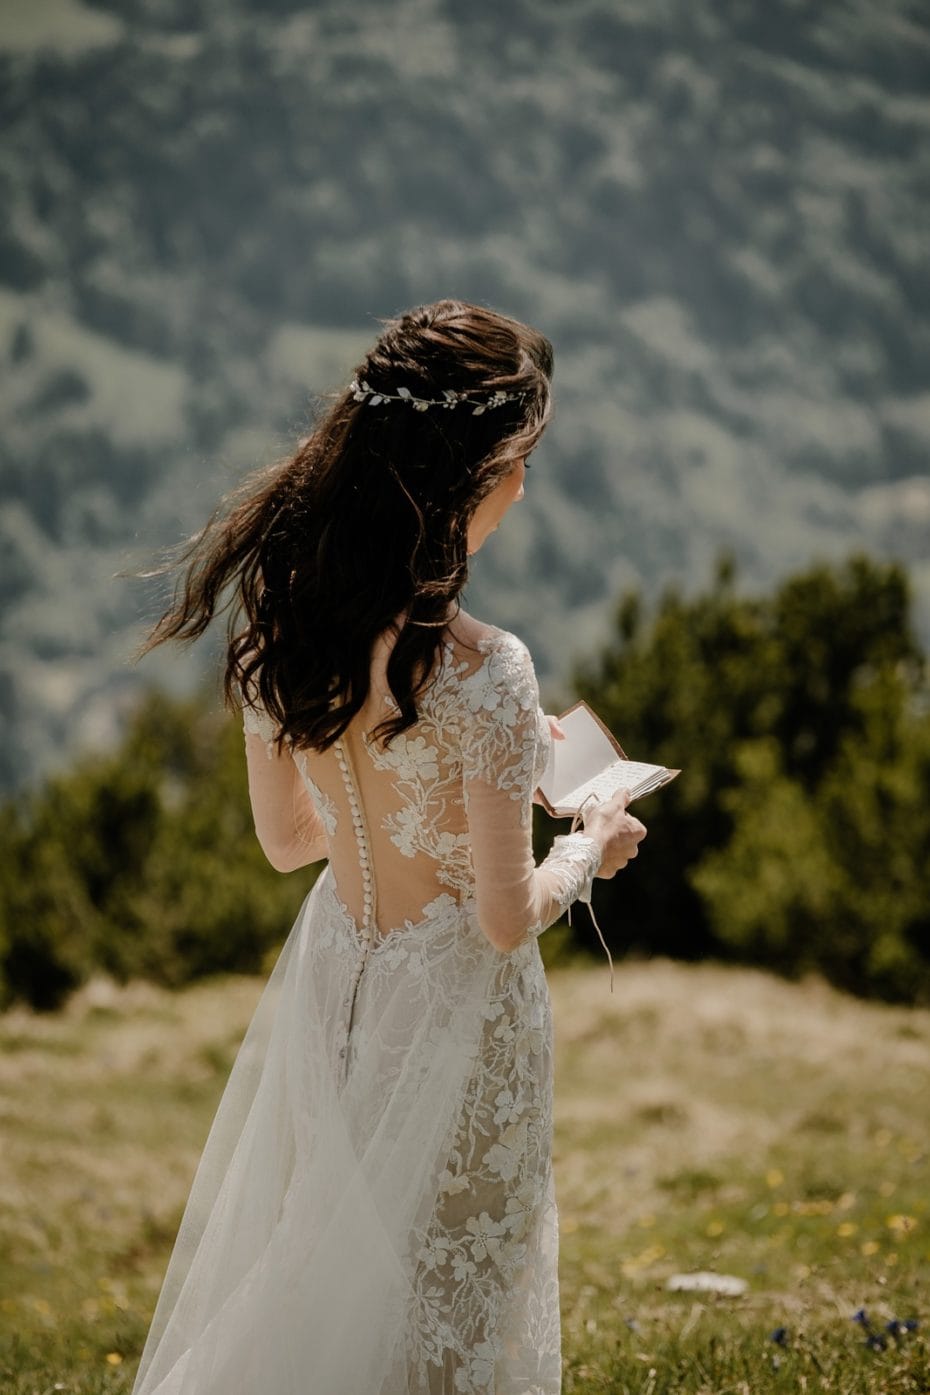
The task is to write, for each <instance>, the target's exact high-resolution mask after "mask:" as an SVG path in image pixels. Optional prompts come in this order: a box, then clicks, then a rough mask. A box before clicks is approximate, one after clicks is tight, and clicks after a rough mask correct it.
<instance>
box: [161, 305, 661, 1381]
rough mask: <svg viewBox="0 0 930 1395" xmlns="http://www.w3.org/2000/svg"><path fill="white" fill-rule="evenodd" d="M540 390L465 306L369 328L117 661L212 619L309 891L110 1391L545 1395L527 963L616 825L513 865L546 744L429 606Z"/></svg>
mask: <svg viewBox="0 0 930 1395" xmlns="http://www.w3.org/2000/svg"><path fill="white" fill-rule="evenodd" d="M551 368H552V351H551V347H550V345H549V343H548V341H547V340H546V339H544V338H543V337H542V336H541V335H540V334H538V333H536V332H535V331H534V330H532V329H530V328H528V327H527V326H525V325H522V324H520V323H518V322H516V321H514V320H511V319H509V318H507V317H505V316H503V315H500V314H496V313H494V312H492V311H490V310H487V309H483V308H480V307H478V306H475V305H469V304H465V303H461V302H457V301H440V302H438V303H437V304H434V305H427V306H423V307H421V308H419V309H416V310H413V311H411V312H410V313H408V314H405V315H403V316H402V317H400V318H399V319H397V320H395V321H393V322H391V323H389V324H388V325H387V326H386V328H385V331H384V333H383V334H382V335H381V337H380V339H379V340H378V342H377V343H376V344H375V345H374V347H373V348H372V350H371V352H370V353H369V354H368V356H367V357H366V358H365V360H364V362H363V363H362V364H361V365H360V366H359V368H358V371H357V375H356V378H355V380H354V381H353V383H352V384H351V386H350V387H349V388H347V389H346V390H345V391H343V392H342V393H341V394H339V396H338V397H337V399H336V401H335V402H334V403H333V404H332V406H331V407H330V409H329V410H328V412H327V413H326V414H325V415H324V416H323V418H322V420H321V421H320V423H319V425H318V426H317V428H316V429H315V430H314V431H313V433H312V434H311V435H310V436H309V437H308V438H307V439H306V440H304V441H302V442H301V443H300V445H299V446H298V448H297V449H296V451H295V453H294V454H293V456H292V457H291V458H290V459H288V460H286V461H285V462H283V463H279V464H277V465H275V466H273V467H272V468H271V469H269V470H268V471H266V472H264V473H263V474H262V475H261V476H259V477H258V478H253V479H252V480H250V481H249V482H248V483H247V485H246V486H245V488H244V489H243V490H242V491H241V492H240V493H239V495H237V496H236V497H234V499H233V500H232V501H231V503H230V504H229V506H228V508H227V509H226V511H225V512H221V513H218V514H217V515H215V516H214V517H213V519H212V520H211V521H210V522H209V523H208V525H207V526H206V528H205V529H204V530H203V532H201V533H200V534H198V535H197V537H196V538H195V539H194V541H193V543H192V544H191V547H190V549H189V551H188V553H187V554H186V556H185V559H184V561H185V567H184V571H183V574H182V580H181V584H180V585H179V587H178V589H177V592H176V595H175V599H174V602H173V604H172V606H171V608H170V609H169V610H168V611H167V612H166V614H165V615H164V616H163V617H162V618H161V620H160V621H159V623H158V625H157V626H156V628H155V629H154V631H153V633H152V635H151V636H150V638H149V640H148V641H147V647H148V648H151V647H153V646H155V645H157V644H161V643H163V642H165V641H166V640H171V639H181V640H184V639H192V638H194V637H196V636H198V635H200V634H201V633H202V632H203V631H204V630H205V629H206V627H207V625H208V624H209V623H210V621H211V620H212V619H213V618H214V616H215V615H216V614H217V613H218V612H221V611H223V610H226V609H228V610H229V612H230V629H229V644H228V650H227V661H226V678H225V687H226V695H227V699H228V700H230V701H234V700H235V701H237V702H238V703H239V704H240V705H241V706H242V710H243V720H244V728H245V748H246V758H247V762H248V775H249V793H250V797H251V802H252V810H253V813H254V819H255V830H256V834H257V836H258V838H259V841H260V843H261V845H262V847H263V849H264V851H265V853H266V855H267V856H268V858H269V860H270V861H271V863H272V864H273V866H274V867H276V868H277V869H279V870H280V871H282V872H284V871H290V870H291V869H293V868H296V867H301V866H304V865H306V864H308V863H312V862H315V861H318V860H319V859H322V858H326V859H327V863H328V865H327V867H326V869H325V871H324V872H323V873H322V875H321V876H320V877H319V879H318V880H317V882H316V884H315V886H314V888H313V890H312V891H311V893H310V895H309V896H308V897H307V900H306V901H305V903H304V905H303V907H302V909H301V911H300V914H299V915H298V918H297V921H296V923H295V925H294V927H293V929H292V930H291V933H290V935H289V937H288V939H287V941H286V943H285V945H284V948H283V950H282V952H281V955H280V957H279V959H278V962H277V964H276V966H275V969H274V971H273V972H272V974H271V977H270V979H269V982H268V984H267V987H266V989H265V992H264V994H263V996H262V999H261V1002H260V1004H259V1006H258V1009H257V1011H256V1013H255V1017H254V1019H253V1021H252V1023H251V1026H250V1027H249V1030H248V1033H247V1035H246V1037H245V1040H244V1042H243V1044H242V1047H241V1049H240V1052H239V1054H238V1057H237V1059H236V1063H235V1066H234V1068H233V1070H232V1073H231V1076H230V1079H229V1082H228V1085H227V1087H226V1091H225V1093H224V1095H223V1099H222V1102H221V1104H220V1107H219V1110H218V1112H217V1115H216V1118H215V1120H214V1123H213V1126H212V1129H211V1131H210V1135H209V1138H208V1140H207V1143H206V1146H205V1149H204V1153H203V1157H202V1159H201V1162H200V1165H199V1168H198V1171H197V1175H196V1177H195V1180H194V1184H193V1188H192V1190H191V1194H190V1198H189V1201H188V1204H187V1208H186V1210H185V1213H184V1217H183V1220H182V1222H181V1227H180V1231H179V1234H178V1237H177V1242H176V1245H175V1248H174V1252H173V1255H172V1257H171V1261H170V1264H169V1267H168V1271H167V1274H166V1277H165V1281H164V1285H163V1288H162V1292H161V1296H160V1298H159V1302H158V1306H157V1308H156V1311H155V1315H154V1318H153V1321H152V1326H151V1330H150V1332H149V1336H148V1340H147V1342H146V1345H145V1350H144V1352H143V1355H142V1361H141V1364H140V1367H139V1372H138V1376H137V1379H136V1383H135V1387H134V1395H266V1393H267V1395H479V1392H480V1395H556V1392H558V1390H559V1389H560V1384H561V1360H560V1330H559V1307H558V1277H557V1257H558V1255H557V1250H558V1240H557V1217H556V1208H555V1199H554V1193H553V1183H552V1162H551V1138H552V1024H551V1017H550V1007H549V996H548V991H547V986H546V980H545V976H544V973H543V967H542V961H541V959H540V955H539V946H538V944H537V939H538V936H539V935H540V934H541V932H542V931H543V930H545V929H546V927H547V926H549V925H551V924H552V923H553V922H554V921H555V920H556V919H558V917H559V916H560V915H561V914H562V913H563V911H565V910H566V908H567V907H568V906H569V905H570V904H571V902H572V901H573V900H574V899H575V898H576V897H578V896H579V895H581V894H586V893H587V892H588V891H589V889H590V882H591V878H592V877H594V876H599V877H611V876H613V875H614V873H615V872H616V871H617V870H618V869H619V868H620V867H622V866H624V865H625V864H626V862H627V861H628V860H629V859H630V858H632V857H635V856H636V850H637V844H638V843H639V841H640V839H641V838H642V837H643V836H644V834H645V829H644V828H643V826H642V824H641V823H639V821H638V820H637V819H635V818H633V817H632V816H631V815H629V814H628V813H627V812H626V810H625V800H624V798H623V797H622V796H618V797H616V798H614V799H613V800H610V801H608V802H606V803H604V804H601V805H599V806H597V807H596V808H595V809H593V810H592V812H591V813H590V814H589V816H588V817H587V819H586V821H585V826H584V831H583V832H582V831H579V832H575V833H570V834H563V835H560V836H558V837H557V838H556V839H555V843H554V845H553V848H552V851H551V852H550V854H549V856H548V857H547V858H546V859H545V861H543V862H542V863H541V864H540V865H539V866H536V865H535V863H534V859H533V852H532V845H531V837H530V835H531V812H532V800H533V791H534V790H535V788H536V785H537V783H538V780H539V778H540V775H541V773H542V771H543V769H544V768H545V764H546V760H547V757H548V753H549V746H550V742H551V740H552V739H553V729H554V727H555V723H554V721H553V722H552V723H551V724H550V719H547V718H545V717H544V716H543V714H542V713H541V711H540V709H539V696H538V689H537V684H536V678H535V675H534V672H533V666H532V662H531V660H530V657H529V654H528V652H527V650H526V648H525V647H524V645H523V644H522V643H521V642H520V640H518V639H517V638H515V637H514V636H513V635H511V634H508V633H507V632H505V631H503V630H500V629H497V628H496V627H494V626H493V625H488V624H484V623H481V622H479V621H478V620H476V619H474V618H473V617H471V616H470V615H467V614H466V613H465V612H464V611H463V610H462V609H461V608H460V606H459V596H460V593H461V591H462V588H463V586H464V584H465V581H466V578H467V574H468V557H469V556H470V555H472V554H473V553H475V552H476V551H477V550H478V548H480V547H481V545H482V543H483V542H484V540H485V539H486V538H487V537H488V535H489V534H490V533H491V532H492V531H493V530H494V529H495V528H497V526H498V525H499V524H500V523H501V521H502V519H503V517H504V515H505V513H506V512H507V510H508V509H509V508H510V507H511V505H512V504H513V503H514V502H516V501H517V500H518V499H521V498H522V497H523V482H524V476H525V473H526V470H527V468H528V460H527V457H528V456H529V454H530V452H531V451H532V449H533V447H534V446H535V445H536V444H537V442H538V440H539V438H540V436H541V435H542V432H543V430H544V427H545V424H546V420H547V417H548V412H549V379H550V375H551ZM554 734H555V735H556V736H558V734H559V733H558V731H557V729H556V730H555V732H554Z"/></svg>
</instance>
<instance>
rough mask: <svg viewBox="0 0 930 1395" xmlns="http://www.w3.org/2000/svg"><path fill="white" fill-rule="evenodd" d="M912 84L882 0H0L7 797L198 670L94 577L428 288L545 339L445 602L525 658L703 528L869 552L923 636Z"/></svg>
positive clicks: (921, 53) (917, 9) (764, 564)
mask: <svg viewBox="0 0 930 1395" xmlns="http://www.w3.org/2000/svg"><path fill="white" fill-rule="evenodd" d="M928 92H930V12H928V10H927V8H926V6H924V5H921V4H917V3H913V2H911V0H888V3H886V4H885V5H883V6H881V7H875V6H872V5H869V4H866V3H865V2H864V0H826V3H824V4H821V5H818V6H813V5H810V4H808V3H802V2H801V0H774V3H770V4H768V5H766V6H765V7H762V6H759V5H755V4H750V3H748V0H745V2H744V0H732V3H730V4H728V5H727V6H725V7H721V6H717V5H714V4H712V3H710V0H689V2H688V3H686V2H685V0H677V2H676V0H668V2H667V3H661V4H660V3H657V0H648V3H647V0H581V2H580V3H577V4H572V5H564V4H557V3H555V0H511V3H509V4H508V5H507V6H506V7H501V6H499V5H496V4H492V3H490V0H468V3H465V0H397V3H392V4H391V5H390V6H386V5H383V4H378V3H374V0H368V3H365V0H362V2H361V3H356V4H354V5H352V6H351V7H346V6H344V5H341V4H339V3H337V0H323V2H322V3H313V4H309V5H307V4H296V3H290V2H289V0H264V3H261V4H259V3H257V0H256V3H251V4H250V3H246V0H183V3H182V0H103V3H99V2H98V3H96V4H94V5H93V6H90V5H88V4H81V3H79V0H35V2H34V3H33V4H31V5H26V4H24V3H23V2H22V0H12V3H8V4H7V5H6V6H4V8H3V11H2V13H0V120H2V129H3V133H4V134H3V140H2V143H0V196H2V199H3V206H4V208H5V210H7V216H5V217H4V219H3V220H2V224H0V363H2V372H0V410H2V416H3V429H2V433H0V605H2V612H3V619H2V628H0V695H2V703H3V709H2V710H3V712H4V714H5V716H6V718H7V733H8V740H7V742H6V743H5V749H4V752H3V756H2V758H0V783H2V784H6V785H11V784H15V783H18V782H20V781H22V780H24V779H28V778H30V777H31V776H32V775H34V773H35V772H36V771H37V770H38V769H39V768H41V767H42V766H45V765H48V764H50V763H51V764H53V763H56V762H57V761H58V760H59V759H61V758H62V757H63V756H64V755H65V754H66V753H67V751H68V750H69V749H70V748H72V747H73V746H74V745H76V744H80V743H81V742H84V741H101V740H105V739H106V736H107V732H108V731H109V730H111V729H112V725H113V723H114V721H115V720H117V718H118V714H119V710H120V703H121V700H122V698H123V695H125V696H126V698H127V700H128V697H129V696H130V695H131V693H132V691H133V689H134V685H135V684H136V683H137V682H138V681H139V679H140V678H146V677H149V678H153V677H156V678H160V679H161V680H163V681H166V682H170V683H172V684H174V685H175V686H177V685H179V684H182V683H183V682H185V681H190V680H191V679H192V678H193V676H194V671H195V669H196V668H197V666H198V665H197V663H196V662H195V661H192V660H190V659H183V660H182V659H178V658H175V657H171V656H166V657H165V658H164V659H162V658H160V657H159V658H154V657H153V659H151V660H148V661H147V662H146V665H144V666H143V668H142V670H141V671H140V672H139V673H134V672H132V671H130V669H129V668H128V662H127V656H128V654H129V652H130V650H131V648H132V644H133V641H134V639H135V638H137V636H138V633H139V622H140V617H143V616H144V615H152V614H154V613H155V611H156V610H157V605H158V597H157V596H156V595H154V594H153V593H152V592H150V591H142V590H140V587H139V586H138V585H132V584H129V583H127V582H125V581H117V580H114V573H116V572H117V571H119V570H125V569H127V568H131V567H137V566H139V565H144V564H145V563H146V562H148V561H150V560H151V558H152V556H153V555H154V554H155V553H156V552H157V550H158V548H159V547H160V546H162V545H163V544H164V543H167V542H174V541H176V540H177V539H178V538H180V537H182V536H183V535H184V534H185V533H186V532H187V531H189V530H192V529H193V528H195V527H196V526H198V525H199V524H200V522H202V520H203V517H204V516H205V514H206V513H207V511H208V510H209V509H210V508H211V507H212V505H213V503H214V502H215V500H216V498H217V497H218V495H219V494H220V493H221V492H222V491H223V490H225V489H226V488H228V487H229V486H231V485H232V484H233V483H234V482H235V481H236V480H237V479H238V478H239V477H240V475H241V474H242V472H243V471H244V470H245V469H247V468H248V467H250V466H251V465H254V464H258V463H261V462H264V461H267V460H268V459H271V458H274V457H275V456H276V455H279V454H282V453H283V452H285V451H286V450H287V448H288V445H289V443H290V442H291V441H293V439H294V438H295V436H297V435H300V434H302V433H303V432H304V431H305V430H306V428H307V424H308V421H309V412H310V410H311V406H312V394H313V393H319V392H325V391H328V390H332V389H333V388H336V387H338V386H340V385H341V384H342V383H343V382H344V381H346V375H347V374H348V373H350V371H351V368H352V367H353V365H354V362H355V360H356V359H357V357H358V355H359V354H360V352H361V351H362V350H363V349H364V347H365V345H366V344H367V342H368V341H369V340H370V339H371V338H372V337H373V336H374V334H375V333H376V331H377V317H379V316H385V315H389V314H391V313H392V312H394V311H396V310H398V309H401V308H403V307H405V306H406V305H409V304H412V303H417V302H420V301H424V300H429V299H433V298H435V297H438V296H442V295H450V294H451V295H458V296H463V297H467V298H470V299H475V300H481V301H487V302H490V303H492V304H494V305H497V306H499V307H500V308H502V309H506V310H508V311H510V312H511V313H514V314H517V315H520V316H523V317H525V318H527V319H530V320H531V321H533V322H534V323H536V324H538V325H539V326H540V327H541V328H543V329H544V330H545V331H546V332H547V333H549V335H550V336H551V337H552V339H553V340H554V342H555V346H556V351H557V380H556V383H557V393H558V397H557V415H556V419H555V421H554V422H553V425H552V428H551V431H550V433H549V435H548V436H547V438H546V442H545V443H544V445H543V447H542V449H541V451H540V452H539V455H538V457H537V462H534V463H536V464H538V468H534V470H533V472H532V475H531V478H530V481H529V487H528V497H527V500H526V503H525V504H524V505H523V508H522V510H520V511H517V513H516V514H515V515H512V516H511V518H509V519H508V521H507V526H506V528H505V529H504V530H502V532H501V533H500V534H498V535H497V536H496V537H495V538H494V539H492V541H491V542H490V543H489V545H488V547H487V549H486V550H485V551H484V552H483V553H482V555H481V558H480V561H478V562H477V564H476V566H475V579H474V582H473V584H472V586H471V587H470V590H469V603H470V605H471V607H472V608H473V609H475V610H477V611H479V612H484V613H486V614H487V616H488V618H493V619H494V620H495V621H497V622H498V623H500V624H503V625H507V626H511V627H513V628H515V629H517V630H518V631H519V632H520V633H521V634H523V636H524V637H525V638H526V639H527V641H528V642H529V643H530V645H531V647H532V649H533V651H534V653H535V655H536V656H537V659H538V662H539V667H540V670H541V672H542V673H543V675H544V676H546V677H548V679H549V680H550V682H554V683H556V684H557V683H558V682H559V681H560V680H561V679H562V678H563V677H564V675H565V674H566V673H567V671H568V667H569V662H570V660H571V658H572V657H573V656H574V655H576V654H577V653H579V652H580V651H583V650H584V649H586V648H588V647H590V646H591V644H592V643H594V642H595V641H596V640H597V639H598V638H599V637H600V634H601V632H602V627H603V624H604V618H605V611H606V609H607V608H608V607H609V606H610V605H611V604H612V602H613V601H614V599H615V596H616V593H617V591H618V590H619V589H620V588H621V587H623V586H626V585H630V584H643V585H644V586H645V587H646V589H647V590H654V589H655V588H656V587H657V586H658V585H659V584H661V583H662V582H663V581H665V580H667V579H670V578H675V579H678V580H681V581H682V582H683V583H685V584H686V585H688V584H694V583H698V582H702V581H704V580H705V579H706V576H707V573H708V570H709V566H710V561H711V559H712V557H713V556H714V554H715V553H716V552H717V551H718V550H719V549H720V548H721V547H726V548H728V549H730V550H731V551H732V552H733V553H734V555H735V556H736V557H737V559H738V561H739V562H740V564H741V570H742V575H743V577H744V579H745V580H746V581H747V582H748V583H750V584H753V585H764V584H767V583H768V582H769V581H771V580H772V579H773V578H774V577H776V576H777V575H780V574H783V573H784V572H785V571H787V570H788V569H790V568H794V567H796V566H799V565H803V564H804V563H805V562H806V561H807V560H808V559H809V558H810V557H812V556H814V555H819V556H836V555H837V554H839V553H841V552H843V551H845V550H847V549H848V548H849V547H850V546H852V545H856V546H867V547H869V548H870V549H871V550H873V551H875V552H877V553H880V554H886V555H890V554H893V555H897V556H900V557H902V558H904V559H905V560H907V561H908V562H909V563H910V564H911V568H912V575H913V577H914V580H915V585H916V587H917V592H918V600H919V614H920V616H921V623H922V625H923V628H924V633H925V634H927V633H928V631H930V560H928V547H927V541H928V537H930V478H928V469H927V457H928V447H930V381H928V378H930V317H928V313H927V312H928V301H930V266H928V262H927V258H926V242H925V233H924V226H925V222H926V213H927V202H928V192H930V98H928ZM206 653H207V651H206V650H205V655H206ZM203 661H204V660H201V661H200V662H201V664H202V662H203ZM185 675H186V677H185Z"/></svg>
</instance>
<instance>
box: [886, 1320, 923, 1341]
mask: <svg viewBox="0 0 930 1395" xmlns="http://www.w3.org/2000/svg"><path fill="white" fill-rule="evenodd" d="M918 1325H919V1324H918V1322H917V1319H916V1318H892V1319H891V1321H890V1322H886V1323H885V1331H886V1332H890V1333H891V1335H892V1337H895V1338H897V1337H902V1336H903V1335H904V1333H905V1332H916V1331H917V1328H918Z"/></svg>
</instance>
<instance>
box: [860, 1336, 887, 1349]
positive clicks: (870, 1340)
mask: <svg viewBox="0 0 930 1395" xmlns="http://www.w3.org/2000/svg"><path fill="white" fill-rule="evenodd" d="M865 1345H866V1346H867V1347H871V1348H872V1350H873V1351H884V1350H885V1348H886V1347H887V1345H888V1342H887V1341H886V1339H885V1338H884V1337H883V1336H882V1334H881V1333H880V1332H870V1333H869V1335H868V1336H867V1337H866V1339H865Z"/></svg>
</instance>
